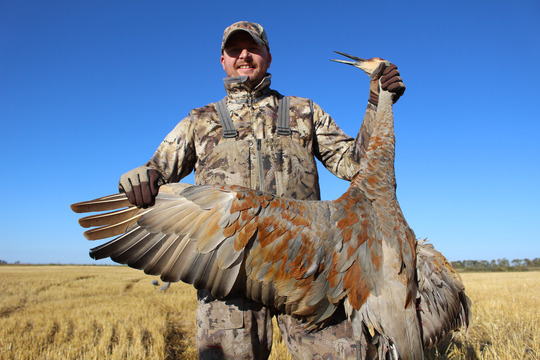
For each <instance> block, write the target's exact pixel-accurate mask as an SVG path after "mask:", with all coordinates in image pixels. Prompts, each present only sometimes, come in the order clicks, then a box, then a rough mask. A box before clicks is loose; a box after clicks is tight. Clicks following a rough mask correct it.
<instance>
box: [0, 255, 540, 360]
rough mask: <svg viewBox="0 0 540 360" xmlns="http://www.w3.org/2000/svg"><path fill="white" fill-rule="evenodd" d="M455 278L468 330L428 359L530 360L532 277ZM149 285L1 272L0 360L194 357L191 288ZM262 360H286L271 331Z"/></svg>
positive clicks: (120, 275)
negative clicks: (469, 306) (463, 292)
mask: <svg viewBox="0 0 540 360" xmlns="http://www.w3.org/2000/svg"><path fill="white" fill-rule="evenodd" d="M462 276H463V280H464V281H465V284H466V286H467V292H468V294H469V296H470V297H471V299H472V300H473V302H474V305H473V317H472V325H471V327H470V329H469V333H468V336H466V335H465V334H464V333H458V334H457V335H456V336H455V338H454V340H453V341H451V342H450V343H449V344H448V346H447V349H446V350H440V352H439V353H437V354H434V355H433V356H434V357H435V358H438V359H538V358H540V339H539V334H540V331H539V324H540V299H539V296H538V294H540V272H529V273H478V274H476V273H466V274H463V275H462ZM154 279H155V278H154V277H149V276H146V275H144V274H143V273H142V272H140V271H137V270H133V269H130V268H127V267H116V266H114V267H112V266H111V267H108V266H1V267H0V291H1V293H2V296H1V298H0V359H17V360H18V359H196V358H197V355H196V351H195V346H194V343H195V332H196V330H195V311H196V306H197V304H196V300H195V298H196V296H195V290H194V289H193V288H192V287H191V286H188V285H185V284H173V285H172V286H171V287H170V288H169V290H168V291H167V292H166V293H159V292H158V287H155V286H152V285H151V283H150V282H151V280H154ZM441 352H442V353H441ZM271 359H292V358H291V357H290V356H289V355H288V354H287V352H286V348H285V345H284V343H283V342H282V340H281V338H280V335H279V332H277V331H276V332H275V333H274V349H273V351H272V355H271Z"/></svg>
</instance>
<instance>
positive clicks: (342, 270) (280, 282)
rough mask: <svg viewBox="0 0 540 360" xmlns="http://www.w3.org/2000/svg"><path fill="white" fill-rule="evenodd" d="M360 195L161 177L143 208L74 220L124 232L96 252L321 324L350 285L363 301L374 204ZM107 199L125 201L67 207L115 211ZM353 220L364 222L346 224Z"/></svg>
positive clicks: (93, 233)
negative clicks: (314, 194) (305, 194)
mask: <svg viewBox="0 0 540 360" xmlns="http://www.w3.org/2000/svg"><path fill="white" fill-rule="evenodd" d="M358 201H359V202H360V205H361V204H362V200H361V199H357V200H356V205H357V206H355V207H354V208H351V209H349V208H348V207H347V206H348V205H347V204H344V203H343V201H341V202H339V201H338V202H324V201H297V200H293V199H284V198H277V197H274V196H272V195H269V194H265V193H261V192H257V191H254V190H250V189H247V188H243V187H237V186H221V187H218V186H191V185H187V184H167V185H164V186H162V187H161V188H160V193H159V194H158V196H157V198H156V203H155V205H154V206H152V207H150V208H148V209H139V208H136V207H133V206H129V207H127V208H123V209H119V210H116V211H113V212H109V213H103V214H97V215H92V216H88V217H85V218H82V219H80V221H79V223H80V224H81V225H82V226H84V227H92V226H97V227H96V228H93V229H91V230H88V231H87V232H85V236H86V237H87V238H88V239H90V240H96V239H103V238H108V237H111V236H117V235H120V236H118V237H117V238H115V239H113V240H111V241H109V242H107V243H105V244H103V245H101V246H98V247H95V248H93V249H92V250H91V252H90V256H91V257H93V258H94V259H102V258H106V257H110V258H111V259H112V260H113V261H115V262H118V263H122V264H127V265H129V266H131V267H134V268H137V269H141V270H144V271H145V272H146V273H147V274H153V275H160V276H161V278H162V280H163V281H171V282H174V281H183V282H186V283H190V284H193V285H194V286H195V287H196V288H199V289H201V288H203V289H207V290H209V291H210V292H211V293H212V294H213V295H214V296H215V297H217V298H222V297H224V296H227V295H228V294H230V293H231V291H233V287H234V292H235V293H236V292H238V293H239V294H241V295H244V296H246V297H248V298H251V299H253V300H255V301H258V302H261V303H263V304H265V305H267V306H275V307H276V308H278V309H281V310H283V311H286V312H287V313H289V314H294V315H298V316H301V317H303V318H304V319H306V320H307V321H308V323H309V324H310V325H312V326H314V327H318V326H319V325H322V324H324V322H325V321H326V320H328V319H329V318H330V316H331V315H332V314H333V312H334V311H335V309H336V307H337V305H338V303H339V301H340V300H342V299H343V298H344V297H345V296H346V295H347V293H350V294H349V297H350V298H354V299H356V300H353V302H354V301H355V303H356V304H358V305H357V306H360V305H361V303H362V302H363V301H365V298H367V296H368V294H369V291H370V290H369V288H370V286H369V284H368V283H369V281H370V280H369V279H371V278H372V277H371V276H369V275H368V276H366V273H370V272H372V271H373V269H372V264H371V263H372V259H371V257H372V256H373V255H374V252H373V249H371V252H370V249H369V245H368V244H369V241H367V240H368V237H369V236H368V235H366V231H368V230H369V229H365V228H369V224H370V223H371V221H370V219H369V215H368V214H369V213H370V212H369V211H367V210H366V209H365V208H364V207H362V206H358V205H359V204H358ZM104 202H106V203H107V206H106V207H105V206H104V205H103V203H104ZM110 203H115V204H118V207H125V206H127V205H126V201H125V195H124V194H117V195H111V196H108V197H104V198H100V199H96V200H92V201H87V202H83V203H78V204H74V205H72V209H73V210H74V211H75V212H91V211H100V210H103V209H104V208H105V209H107V210H112V209H113V208H114V206H112V205H109V204H110ZM366 203H367V201H366ZM349 205H350V204H349ZM353 212H354V213H353ZM357 220H359V222H361V223H362V224H363V225H362V226H359V227H356V229H353V230H349V228H351V224H352V223H354V222H355V221H357ZM352 228H354V226H352ZM338 250H339V251H338ZM357 259H365V261H363V260H362V261H355V260H357ZM235 284H238V285H239V286H236V287H235V286H234V285H235ZM353 293H354V294H353Z"/></svg>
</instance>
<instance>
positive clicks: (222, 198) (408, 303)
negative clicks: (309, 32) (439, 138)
mask: <svg viewBox="0 0 540 360" xmlns="http://www.w3.org/2000/svg"><path fill="white" fill-rule="evenodd" d="M344 55H346V54H344ZM346 56H349V57H351V56H350V55H346ZM351 58H353V59H355V60H356V61H355V62H345V63H349V64H351V65H354V66H356V67H359V68H361V69H362V70H364V71H366V72H367V73H368V75H370V76H372V77H373V76H377V75H378V72H379V70H380V69H381V65H382V64H385V63H386V62H385V61H384V60H381V59H378V58H374V59H371V60H363V59H359V58H356V57H351ZM340 62H343V61H340ZM367 126H368V128H369V130H370V132H371V137H370V140H369V144H368V149H367V151H366V154H365V156H364V158H363V159H362V160H361V162H360V163H359V167H358V173H357V175H356V176H355V178H354V179H353V181H352V182H351V185H350V188H349V189H348V190H347V192H346V193H345V194H343V195H342V196H341V197H340V198H338V199H336V200H334V201H298V200H294V199H285V198H278V197H275V196H273V195H269V194H265V193H261V192H257V191H254V190H250V189H246V188H242V187H238V186H193V185H187V184H167V185H163V186H162V187H161V188H160V193H159V194H158V196H157V198H156V203H155V205H154V206H153V207H151V208H148V209H139V208H135V207H133V206H131V204H129V202H128V201H127V198H126V197H125V195H124V194H117V195H111V196H108V197H104V198H100V199H96V200H92V201H89V202H83V203H79V204H74V205H72V208H73V210H74V211H76V212H87V211H102V210H113V209H120V208H125V209H122V210H118V211H116V212H113V213H107V214H98V215H94V216H90V217H86V218H83V219H81V220H80V223H81V225H82V226H84V227H92V226H96V227H97V228H96V229H92V230H89V231H87V232H86V233H85V236H86V237H87V238H88V239H90V240H94V239H102V238H107V237H111V236H116V235H120V234H123V235H121V236H119V237H118V238H116V239H114V240H112V241H110V242H108V243H106V244H104V245H101V246H99V247H97V248H94V249H92V251H91V256H92V257H93V258H96V259H97V258H105V257H110V258H111V259H113V260H114V261H116V262H119V263H123V264H128V265H129V266H132V267H135V268H138V269H142V270H144V271H145V272H146V273H148V274H154V275H160V276H161V278H162V280H163V281H172V282H174V281H184V282H187V283H190V284H193V285H194V286H195V287H196V288H199V289H206V290H209V291H210V292H211V293H212V294H213V295H214V296H215V297H216V298H224V297H226V296H228V295H232V294H234V295H242V296H246V297H247V298H250V299H252V300H254V301H257V302H260V303H262V304H264V305H266V306H272V307H274V308H276V309H278V310H279V311H282V312H286V313H288V314H292V315H294V316H297V317H299V318H301V319H303V320H305V322H306V327H307V328H309V329H312V330H314V331H316V330H317V329H318V328H320V327H322V326H324V325H325V323H326V322H327V321H328V320H329V319H330V317H331V315H332V314H333V313H334V311H335V310H336V308H337V306H338V305H339V304H340V303H341V302H343V303H344V304H345V309H346V311H347V314H348V317H349V319H350V321H351V324H352V327H353V332H354V336H355V338H356V340H357V341H358V342H359V343H361V344H362V346H363V350H362V356H363V357H366V358H385V357H386V356H390V357H394V358H398V357H399V358H400V359H421V358H422V357H423V349H424V347H425V346H431V345H433V344H435V343H437V341H439V340H440V339H441V338H442V337H443V336H444V335H446V334H447V333H449V332H450V331H452V330H454V329H456V328H458V327H460V326H462V325H467V323H468V311H469V300H468V298H467V297H466V296H465V293H464V287H463V285H462V284H461V281H460V280H459V276H458V275H457V273H455V271H454V270H453V269H452V267H451V266H450V265H449V263H448V262H447V261H446V259H444V257H443V256H442V255H441V254H440V253H438V252H437V251H435V250H434V249H433V248H432V247H431V246H429V245H426V244H424V243H422V242H417V241H416V239H415V235H414V232H413V231H412V230H411V229H410V227H409V226H408V224H407V222H406V221H405V218H404V216H403V214H402V212H401V209H400V206H399V203H398V201H397V198H396V193H395V189H396V182H395V174H394V151H395V136H394V124H393V113H392V94H391V93H389V92H386V91H381V93H380V95H379V104H378V109H377V115H376V117H375V120H374V121H373V124H367ZM443 293H444V297H441V296H440V294H443ZM422 302H424V303H425V304H422ZM418 303H420V305H421V308H420V309H419V307H418ZM426 309H429V310H426ZM426 325H427V326H426Z"/></svg>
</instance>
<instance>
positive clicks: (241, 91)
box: [223, 73, 272, 103]
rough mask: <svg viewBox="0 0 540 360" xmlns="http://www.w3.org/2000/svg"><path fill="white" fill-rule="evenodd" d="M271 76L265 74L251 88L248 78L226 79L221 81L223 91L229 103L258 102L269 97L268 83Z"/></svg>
mask: <svg viewBox="0 0 540 360" xmlns="http://www.w3.org/2000/svg"><path fill="white" fill-rule="evenodd" d="M271 79H272V75H270V74H268V73H267V74H266V76H265V77H264V78H263V79H262V80H261V82H260V83H259V84H258V85H257V86H255V87H252V86H251V84H250V82H249V77H248V76H238V77H227V78H224V79H223V82H224V84H225V90H226V91H227V95H228V97H229V100H230V101H231V102H236V103H241V102H248V101H258V100H260V99H262V98H264V97H266V96H268V95H270V93H271V90H270V82H271Z"/></svg>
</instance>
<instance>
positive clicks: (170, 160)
mask: <svg viewBox="0 0 540 360" xmlns="http://www.w3.org/2000/svg"><path fill="white" fill-rule="evenodd" d="M270 78H271V76H270V75H268V76H267V77H266V78H265V79H264V80H263V81H262V82H261V83H260V84H259V85H258V86H256V87H255V88H254V89H250V88H248V87H247V86H246V84H245V82H243V80H244V79H241V78H226V79H224V81H225V89H226V91H227V96H226V103H227V108H228V111H229V113H230V115H231V119H232V121H233V124H234V127H235V128H236V130H237V131H238V135H237V137H236V138H225V137H224V136H223V129H222V126H221V122H220V119H219V117H218V113H217V110H216V104H215V103H212V104H209V105H206V106H203V107H201V108H198V109H194V110H192V111H191V112H190V114H189V116H188V117H186V118H185V119H183V120H182V121H181V122H180V123H179V124H178V125H177V126H176V127H175V128H174V129H173V130H172V131H171V132H170V133H169V134H168V135H167V137H166V138H165V139H164V140H163V142H162V143H161V145H160V146H159V147H158V149H157V151H156V152H155V154H154V156H153V157H152V159H151V160H150V161H149V162H148V163H147V165H148V166H151V167H153V168H155V169H157V170H159V171H160V172H161V173H162V175H163V176H164V178H165V180H166V181H167V182H177V181H180V179H182V178H183V177H184V176H186V175H188V174H189V173H190V172H191V171H193V170H194V171H195V183H196V184H215V185H223V184H228V185H241V186H245V187H249V188H252V189H257V190H262V191H265V192H269V193H273V194H277V195H278V196H285V197H291V198H296V199H310V200H319V199H320V191H319V183H318V173H317V167H316V164H315V158H317V159H319V160H320V161H321V162H322V164H324V166H325V167H326V168H327V169H328V170H330V171H331V172H332V173H333V174H335V175H336V176H338V177H339V178H342V179H345V180H351V178H352V177H353V176H354V175H355V173H356V172H357V170H358V161H359V159H360V158H361V157H362V156H363V154H364V152H365V148H366V146H367V139H368V138H369V134H368V130H367V126H366V125H365V124H369V123H370V122H371V121H370V120H371V119H372V118H374V116H375V109H376V108H375V107H373V106H372V105H368V110H367V112H366V116H365V118H364V122H363V124H362V127H361V129H360V132H359V133H358V136H357V137H356V139H354V138H352V137H350V136H348V135H346V134H345V133H344V132H343V131H342V130H341V129H340V128H339V127H338V126H337V125H336V124H335V122H334V121H333V120H332V118H331V117H330V116H329V115H328V114H327V113H325V112H324V111H323V110H322V109H321V108H320V107H319V106H318V105H316V104H314V103H313V102H312V101H311V100H309V99H305V98H300V97H295V96H291V97H289V98H290V107H289V114H290V128H291V134H290V135H286V136H284V135H279V134H278V133H277V130H276V129H277V113H278V101H279V99H280V98H282V95H281V94H279V93H278V92H277V91H274V90H272V89H270Z"/></svg>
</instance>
